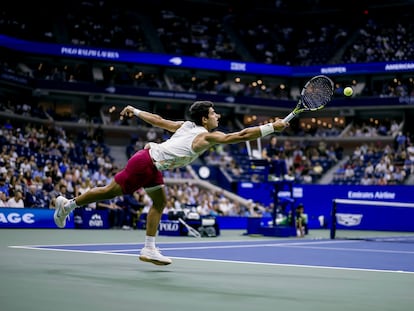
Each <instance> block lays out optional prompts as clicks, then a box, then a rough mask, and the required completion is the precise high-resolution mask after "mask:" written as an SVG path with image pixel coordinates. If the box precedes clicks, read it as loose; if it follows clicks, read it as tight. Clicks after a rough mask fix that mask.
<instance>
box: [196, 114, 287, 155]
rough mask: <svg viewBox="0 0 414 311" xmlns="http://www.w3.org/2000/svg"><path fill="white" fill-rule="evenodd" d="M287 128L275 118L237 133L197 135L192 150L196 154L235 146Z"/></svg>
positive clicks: (217, 132)
mask: <svg viewBox="0 0 414 311" xmlns="http://www.w3.org/2000/svg"><path fill="white" fill-rule="evenodd" d="M287 126H289V123H288V122H285V121H283V120H282V119H279V118H277V119H276V120H275V121H274V122H273V123H267V124H264V125H260V126H252V127H247V128H245V129H243V130H241V131H239V132H234V133H229V134H225V133H223V132H220V131H215V132H211V133H205V134H199V135H198V136H197V137H196V138H195V140H194V142H193V149H194V151H196V152H201V151H204V150H206V149H208V148H209V147H211V146H214V145H216V144H235V143H241V142H245V141H249V140H254V139H257V138H259V137H264V136H267V135H270V134H272V133H275V132H281V131H283V130H284V129H285V128H286V127H287Z"/></svg>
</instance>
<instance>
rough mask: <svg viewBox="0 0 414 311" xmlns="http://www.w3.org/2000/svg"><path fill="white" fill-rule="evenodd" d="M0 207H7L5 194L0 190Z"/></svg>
mask: <svg viewBox="0 0 414 311" xmlns="http://www.w3.org/2000/svg"><path fill="white" fill-rule="evenodd" d="M0 207H9V203H8V202H7V197H6V194H5V193H4V192H3V191H1V190H0Z"/></svg>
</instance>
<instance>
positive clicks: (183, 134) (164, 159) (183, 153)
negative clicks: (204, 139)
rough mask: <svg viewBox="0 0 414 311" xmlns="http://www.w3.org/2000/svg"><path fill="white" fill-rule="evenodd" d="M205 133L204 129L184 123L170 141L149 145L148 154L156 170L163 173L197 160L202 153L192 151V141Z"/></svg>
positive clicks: (193, 124) (191, 123)
mask: <svg viewBox="0 0 414 311" xmlns="http://www.w3.org/2000/svg"><path fill="white" fill-rule="evenodd" d="M205 132H207V129H206V128H204V127H202V126H199V125H196V124H195V123H194V122H190V121H185V122H184V123H183V125H182V126H181V127H180V128H179V129H178V130H177V131H176V132H175V133H174V134H173V135H172V136H171V137H170V139H168V140H166V141H164V142H162V143H160V144H157V143H153V142H151V143H149V145H150V150H149V152H150V155H151V158H152V159H153V160H154V161H155V166H156V167H157V169H158V170H160V171H163V170H169V169H174V168H178V167H183V166H185V165H187V164H189V163H191V162H193V161H194V160H195V159H197V158H198V156H199V155H200V153H202V152H199V153H197V152H195V151H194V150H193V148H192V144H193V140H194V138H195V137H196V136H197V135H198V134H201V133H205Z"/></svg>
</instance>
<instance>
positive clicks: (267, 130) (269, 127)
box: [259, 123, 275, 137]
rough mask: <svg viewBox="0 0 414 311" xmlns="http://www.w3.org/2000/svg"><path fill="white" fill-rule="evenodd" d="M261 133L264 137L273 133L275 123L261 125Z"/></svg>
mask: <svg viewBox="0 0 414 311" xmlns="http://www.w3.org/2000/svg"><path fill="white" fill-rule="evenodd" d="M259 128H260V133H261V134H262V137H264V136H267V135H270V134H273V133H274V132H275V130H274V128H273V123H267V124H265V125H260V126H259Z"/></svg>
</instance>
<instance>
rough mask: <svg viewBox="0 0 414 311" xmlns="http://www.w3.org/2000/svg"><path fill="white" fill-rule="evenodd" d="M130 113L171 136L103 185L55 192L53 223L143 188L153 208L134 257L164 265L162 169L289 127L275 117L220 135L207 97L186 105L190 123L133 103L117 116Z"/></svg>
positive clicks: (61, 223) (61, 224)
mask: <svg viewBox="0 0 414 311" xmlns="http://www.w3.org/2000/svg"><path fill="white" fill-rule="evenodd" d="M133 115H135V116H136V117H138V118H140V119H141V120H143V121H145V122H147V123H149V124H151V125H153V126H157V127H160V128H162V129H165V130H168V131H170V132H173V133H174V135H172V136H171V138H170V139H169V140H167V141H165V142H162V143H154V142H151V143H148V144H147V145H146V146H145V148H144V149H142V150H140V151H139V152H137V153H135V154H134V155H133V157H132V158H131V159H130V160H129V161H128V163H127V165H126V167H125V168H124V169H123V170H121V171H120V172H119V173H117V174H116V175H115V177H114V179H113V180H112V181H111V182H110V183H109V184H107V185H106V186H102V187H96V188H93V189H91V190H89V191H87V192H85V193H84V194H82V195H80V196H78V197H76V198H74V199H72V200H68V199H66V198H65V197H63V196H59V197H58V198H57V199H56V210H55V213H54V220H55V223H56V225H57V226H58V227H60V228H63V227H65V225H66V218H67V217H68V215H69V213H70V212H71V211H73V210H74V209H75V208H77V207H80V206H84V205H87V204H89V203H91V202H96V201H102V200H108V199H111V198H114V197H116V196H121V195H125V194H132V193H134V192H135V191H137V190H138V189H141V188H145V189H146V192H147V194H148V196H149V197H150V198H151V200H152V207H151V208H150V210H149V212H148V215H147V223H146V238H145V246H144V248H143V249H142V250H141V252H140V256H139V258H140V260H142V261H146V262H151V263H153V264H157V265H168V264H170V263H171V262H172V261H171V259H170V258H167V257H165V256H163V255H162V254H161V253H160V252H159V250H158V249H157V248H156V247H155V246H156V245H155V236H156V233H157V230H158V225H159V222H160V220H161V215H162V212H163V210H164V208H165V205H166V201H167V198H166V192H165V189H164V181H163V175H162V171H164V170H170V169H174V168H177V167H183V166H185V165H187V164H189V163H191V162H193V161H194V160H196V159H197V158H198V156H199V155H200V154H202V153H204V152H205V151H206V150H208V149H210V148H211V147H213V146H215V145H217V144H235V143H240V142H245V141H249V140H255V139H258V138H260V137H264V136H267V135H270V134H273V133H274V132H275V131H282V130H284V129H285V128H286V127H287V125H288V124H286V123H285V122H284V121H283V120H281V119H279V118H276V120H275V121H274V122H273V123H267V124H265V125H261V126H254V127H249V128H245V129H243V130H241V131H239V132H233V133H229V134H225V133H223V132H220V131H213V130H214V129H216V128H217V127H218V125H219V119H220V115H219V114H218V113H217V112H216V111H215V110H214V104H213V103H212V102H210V101H196V102H194V103H193V104H192V105H191V107H190V109H189V115H190V116H191V119H192V121H172V120H167V119H164V118H162V117H161V116H159V115H157V114H153V113H150V112H146V111H142V110H139V109H136V108H134V107H132V106H127V107H125V108H124V109H123V110H122V111H121V116H122V117H128V116H133Z"/></svg>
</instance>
